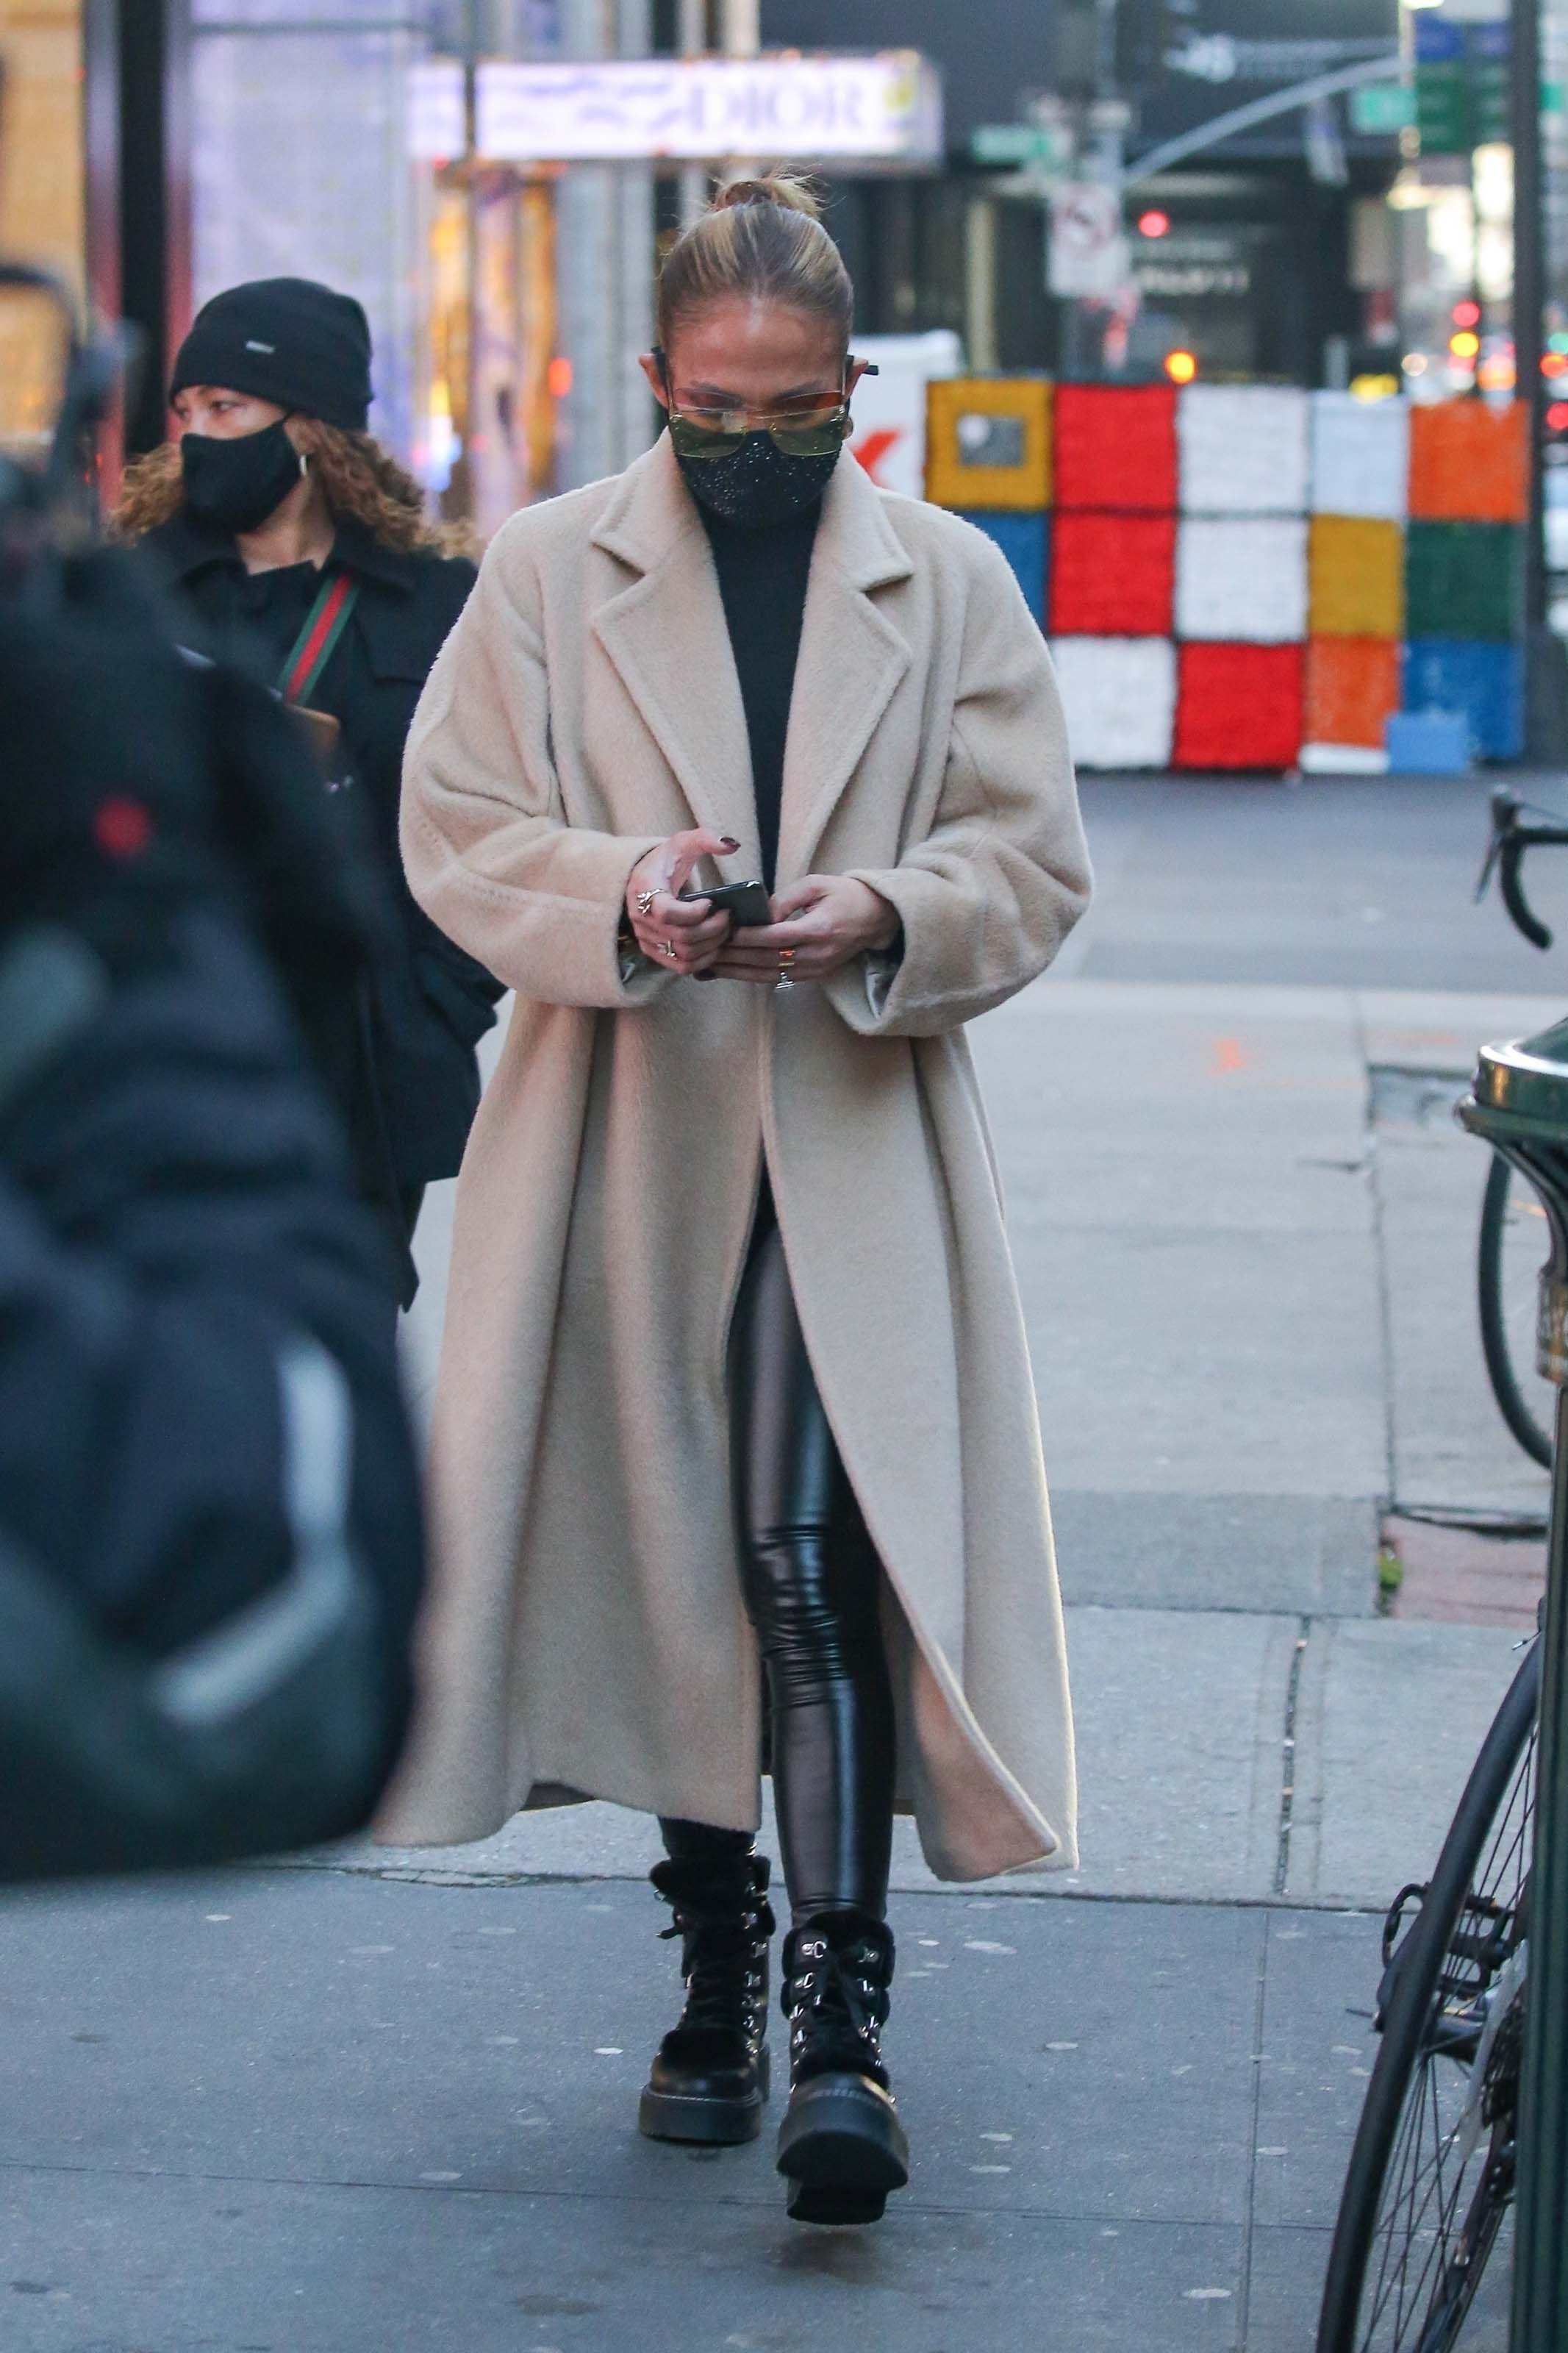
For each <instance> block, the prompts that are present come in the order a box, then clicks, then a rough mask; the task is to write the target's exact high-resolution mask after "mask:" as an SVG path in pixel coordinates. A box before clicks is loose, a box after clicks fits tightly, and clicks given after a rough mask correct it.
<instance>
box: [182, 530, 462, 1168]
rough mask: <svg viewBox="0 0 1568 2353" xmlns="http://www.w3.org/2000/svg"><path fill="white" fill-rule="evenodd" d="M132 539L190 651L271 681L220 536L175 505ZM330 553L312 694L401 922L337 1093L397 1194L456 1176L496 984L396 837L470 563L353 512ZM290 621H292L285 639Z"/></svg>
mask: <svg viewBox="0 0 1568 2353" xmlns="http://www.w3.org/2000/svg"><path fill="white" fill-rule="evenodd" d="M141 544H142V548H143V549H144V550H145V551H147V553H148V554H150V555H151V556H152V557H153V560H154V561H155V562H156V563H157V564H158V565H160V566H161V567H162V569H163V574H164V576H165V579H166V580H167V581H172V583H173V586H174V590H175V593H176V596H177V599H178V604H179V607H180V608H181V609H182V612H183V617H184V620H186V621H188V624H189V627H188V629H186V630H185V632H184V634H185V635H186V637H187V638H188V641H189V642H190V644H191V645H192V646H193V647H194V648H195V650H196V651H198V652H201V653H204V654H207V655H210V656H212V657H214V658H215V659H220V660H226V661H232V662H236V663H237V664H238V665H240V666H241V667H243V668H246V669H247V670H249V671H250V672H251V674H252V675H253V676H256V677H258V678H259V679H261V680H262V681H263V682H264V683H266V684H267V685H268V686H271V685H275V684H276V683H277V681H278V674H279V670H280V668H281V665H282V660H283V659H284V657H285V656H286V655H287V652H288V649H289V648H288V645H287V644H284V645H283V646H282V647H281V649H279V646H278V645H276V644H268V643H266V642H264V641H262V640H261V639H260V638H258V635H257V632H256V630H255V628H254V626H253V625H251V624H249V623H247V618H246V616H245V612H244V609H243V608H244V603H245V592H246V579H247V575H246V574H245V570H244V567H243V565H241V564H240V561H239V558H238V555H237V553H236V550H235V546H234V543H233V541H232V540H231V539H228V538H227V537H226V536H225V535H223V534H222V533H213V532H211V531H208V530H206V529H205V527H204V526H202V525H201V524H200V523H198V522H195V520H194V518H192V517H191V516H189V515H187V514H186V513H184V512H183V511H182V512H180V513H178V514H176V515H174V516H173V517H172V518H171V520H170V521H169V522H166V523H163V524H161V525H160V526H159V527H158V528H157V529H156V530H154V531H152V532H150V533H148V534H147V536H146V538H145V539H144V540H143V541H142V543H141ZM331 564H332V565H333V566H342V567H343V568H346V569H347V570H348V571H349V572H350V573H351V574H352V575H353V579H354V582H355V584H356V586H357V588H358V591H359V594H358V598H357V601H356V603H355V606H354V609H353V615H352V617H351V618H350V621H349V624H348V628H347V629H346V630H345V631H344V634H343V636H342V638H341V639H340V640H339V642H338V645H337V647H336V648H335V649H334V651H333V653H332V656H331V660H330V661H329V663H328V665H327V668H326V670H324V671H323V673H322V676H321V681H320V683H319V685H318V686H317V687H316V688H315V690H314V691H312V693H311V695H310V702H311V703H312V704H313V705H314V707H315V708H317V709H319V710H322V711H326V712H331V715H332V716H333V717H334V718H335V719H336V720H338V722H339V723H340V724H341V726H342V740H343V747H344V754H345V759H346V766H347V769H348V772H349V774H350V775H351V776H352V778H353V787H354V792H355V797H357V798H358V800H359V801H360V803H361V805H362V809H363V816H364V818H365V819H366V821H367V822H366V828H365V829H366V830H367V832H368V833H369V835H370V837H371V838H372V839H373V841H374V847H375V849H376V852H377V855H378V860H379V863H380V865H381V868H382V871H383V873H384V876H385V878H386V880H387V881H388V882H389V883H390V884H391V886H392V888H393V890H394V892H395V896H396V901H397V906H398V911H399V915H400V919H401V921H400V939H399V943H398V952H397V953H395V955H392V956H391V957H389V958H386V959H384V961H383V963H382V965H381V966H380V968H379V970H378V972H377V975H376V977H375V980H374V984H373V987H372V991H371V1002H370V1008H369V1021H368V1025H367V1026H368V1031H369V1035H368V1037H365V1038H364V1039H363V1063H364V1065H365V1067H364V1068H363V1069H362V1070H361V1071H359V1072H358V1073H357V1074H356V1076H355V1078H354V1080H353V1082H351V1083H350V1084H349V1085H348V1086H347V1087H346V1088H345V1087H344V1086H343V1085H342V1083H340V1085H339V1089H338V1091H339V1092H340V1093H343V1092H347V1093H350V1094H352V1095H353V1097H354V1099H355V1102H356V1106H357V1107H356V1111H355V1113H354V1115H353V1120H352V1130H353V1144H354V1149H355V1156H356V1160H357V1163H358V1165H359V1166H360V1169H361V1176H362V1182H363V1185H364V1187H365V1189H366V1191H367V1192H369V1193H371V1194H372V1195H373V1196H374V1197H376V1198H383V1199H385V1198H387V1197H388V1195H389V1194H390V1195H391V1196H393V1197H394V1205H395V1196H396V1195H397V1194H399V1193H404V1192H407V1191H409V1190H411V1189H412V1188H415V1187H419V1186H421V1185H425V1184H427V1183H429V1182H431V1181H432V1180H433V1179H435V1178H437V1177H442V1176H456V1174H457V1172H458V1164H459V1162H460V1161H461V1159H462V1155H463V1147H464V1145H465V1143H466V1142H467V1140H468V1128H469V1125H470V1124H471V1122H472V1120H473V1115H474V1112H475V1110H476V1108H477V1107H478V1103H479V1069H478V1064H477V1062H476V1060H475V1057H474V1047H475V1045H476V1044H477V1042H478V1040H479V1039H480V1038H481V1037H482V1036H483V1035H484V1032H485V1031H486V1030H487V1029H489V1027H490V1026H491V1024H492V1022H493V1021H494V1019H495V1011H494V1008H495V1002H496V999H497V998H498V997H500V994H501V990H500V984H499V982H497V981H495V980H493V979H492V978H491V977H490V976H489V973H487V972H486V971H485V970H484V968H483V966H482V965H478V964H476V963H475V962H474V960H473V958H472V957H471V956H468V955H465V954H464V952H463V951H462V949H461V948H459V947H457V946H455V945H454V944H453V943H452V942H451V941H450V940H448V939H447V937H446V935H445V934H443V933H441V932H439V931H437V928H436V926H435V924H434V923H431V922H430V920H429V918H428V916H426V914H425V913H424V912H423V910H422V909H420V908H419V907H418V906H416V903H415V902H414V899H413V897H412V895H411V894H410V892H409V890H408V887H407V884H406V882H405V880H404V876H403V865H402V860H401V857H400V855H399V851H398V845H397V804H398V793H399V787H400V782H401V775H402V765H403V746H404V741H405V737H406V735H407V733H408V728H409V723H410V722H411V721H412V719H413V716H414V708H415V705H416V702H418V700H419V695H420V691H421V690H422V688H423V686H424V684H425V681H426V677H427V675H428V674H429V670H430V666H431V664H432V663H433V662H434V660H435V659H436V656H437V653H438V652H439V651H440V649H441V645H442V642H443V640H444V639H445V638H446V636H447V632H448V630H449V629H450V628H451V627H452V625H453V623H454V622H455V621H456V619H457V617H458V614H459V613H460V612H461V610H462V608H463V605H464V603H465V601H466V599H467V597H468V591H469V589H470V588H471V587H472V586H473V583H474V576H475V575H474V567H473V565H471V564H468V563H466V562H461V561H458V560H456V559H445V558H442V557H439V556H436V555H432V554H423V553H420V554H398V553H396V552H395V551H394V550H392V549H389V548H385V547H383V546H382V545H381V544H380V543H378V542H377V541H376V540H375V539H374V538H373V537H372V535H371V533H369V531H367V530H366V529H365V527H364V526H363V524H361V523H357V522H353V521H345V522H342V524H341V525H340V527H339V531H338V536H337V541H336V543H335V545H334V547H333V550H332V555H331ZM293 634H294V632H293V629H292V628H289V630H288V632H287V635H288V638H289V640H290V641H291V639H292V637H293Z"/></svg>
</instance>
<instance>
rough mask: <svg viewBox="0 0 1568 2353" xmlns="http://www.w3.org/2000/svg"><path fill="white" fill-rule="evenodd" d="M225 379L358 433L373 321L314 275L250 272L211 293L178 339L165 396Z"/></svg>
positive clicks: (235, 388)
mask: <svg viewBox="0 0 1568 2353" xmlns="http://www.w3.org/2000/svg"><path fill="white" fill-rule="evenodd" d="M194 384H208V385H224V386H226V389H227V390H228V391H230V392H248V393H250V394H251V395H252V396H253V397H255V398H256V399H258V400H270V401H274V402H276V404H277V406H279V408H284V409H288V410H289V411H290V412H291V413H294V414H298V415H300V416H301V417H320V419H321V423H322V424H323V425H341V426H343V427H347V429H348V430H349V431H350V432H353V433H363V431H364V428H365V422H366V419H367V418H368V417H369V415H370V401H371V390H370V322H369V321H368V319H367V318H366V317H365V315H364V312H363V310H362V309H361V307H360V305H359V304H358V303H357V302H356V301H354V299H353V295H352V294H334V293H333V291H332V290H331V287H330V286H318V285H317V283H316V282H315V280H314V279H311V278H253V279H252V280H250V281H249V283H248V284H247V285H245V286H231V287H229V289H228V290H227V291H226V293H223V294H215V295H214V296H213V298H212V301H210V302H205V303H204V304H203V305H202V308H201V309H200V310H199V311H197V312H196V316H195V324H194V325H193V326H192V328H191V332H190V333H189V334H188V335H187V336H186V337H185V340H184V343H182V344H181V345H180V349H179V353H178V355H177V357H176V358H175V361H174V375H172V376H171V378H170V380H169V398H170V399H171V400H173V399H174V396H175V395H176V394H177V393H181V392H184V391H185V390H186V389H187V387H188V386H189V385H194Z"/></svg>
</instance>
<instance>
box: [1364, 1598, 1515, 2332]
mask: <svg viewBox="0 0 1568 2353" xmlns="http://www.w3.org/2000/svg"><path fill="white" fill-rule="evenodd" d="M1539 1653H1540V1644H1539V1643H1538V1642H1532V1643H1531V1647H1530V1649H1529V1651H1527V1653H1526V1654H1525V1657H1524V1660H1523V1662H1522V1663H1521V1667H1520V1670H1519V1672H1518V1674H1517V1675H1516V1676H1515V1677H1514V1679H1513V1683H1511V1685H1510V1689H1509V1693H1508V1696H1507V1697H1506V1699H1505V1700H1504V1701H1503V1704H1502V1705H1501V1707H1500V1709H1499V1711H1498V1714H1497V1717H1496V1720H1495V1721H1494V1723H1493V1725H1492V1726H1491V1729H1490V1731H1489V1733H1488V1734H1487V1736H1486V1739H1485V1741H1484V1742H1483V1743H1482V1745H1481V1751H1480V1754H1479V1757H1477V1759H1476V1762H1475V1765H1474V1767H1472V1769H1471V1773H1470V1778H1469V1780H1468V1784H1467V1785H1466V1788H1465V1794H1464V1796H1463V1797H1462V1798H1461V1799H1460V1800H1459V1807H1458V1812H1457V1813H1456V1814H1455V1816H1454V1820H1453V1823H1452V1826H1451V1827H1450V1829H1449V1831H1448V1835H1447V1839H1446V1840H1445V1841H1444V1844H1443V1852H1442V1853H1441V1854H1440V1855H1439V1857H1438V1859H1437V1866H1436V1870H1435V1871H1434V1873H1433V1874H1432V1878H1431V1881H1430V1882H1429V1883H1428V1884H1427V1886H1426V1888H1425V1889H1421V1888H1406V1889H1405V1891H1404V1893H1403V1894H1401V1895H1399V1896H1397V1897H1396V1898H1395V1900H1394V1905H1393V1907H1392V1909H1391V1911H1390V1913H1389V1916H1388V1922H1387V1925H1386V1926H1385V1929H1384V1957H1385V1962H1386V1966H1385V1968H1384V1978H1383V1984H1382V1986H1381V1987H1380V1989H1379V1993H1378V2015H1379V2020H1380V2023H1381V2027H1382V2032H1383V2048H1382V2049H1381V2051H1380V2052H1378V2055H1377V2062H1376V2064H1375V2065H1374V2067H1373V2073H1372V2081H1371V2083H1370V2084H1368V2085H1367V2093H1366V2103H1365V2105H1364V2106H1363V2110H1362V2116H1361V2123H1360V2126H1358V2128H1357V2131H1356V2137H1355V2143H1354V2146H1353V2147H1352V2151H1351V2161H1350V2166H1349V2168H1348V2170H1347V2172H1346V2175H1345V2186H1344V2189H1343V2192H1342V2196H1341V2200H1340V2211H1339V2216H1338V2219H1337V2221H1336V2222H1335V2225H1334V2235H1333V2242H1332V2245H1331V2249H1330V2253H1329V2268H1328V2275H1327V2279H1326V2282H1325V2284H1324V2289H1323V2303H1322V2309H1321V2315H1320V2318H1319V2323H1318V2353H1448V2348H1450V2347H1451V2346H1452V2345H1453V2344H1454V2343H1455V2341H1456V2339H1457V2338H1458V2334H1459V2331H1460V2329H1461V2328H1462V2327H1463V2326H1464V2323H1465V2318H1466V2316H1467V2315H1468V2312H1469V2310H1470V2307H1471V2305H1472V2303H1473V2302H1474V2300H1475V2296H1476V2293H1477V2290H1478V2288H1479V2285H1480V2282H1481V2275H1482V2274H1483V2272H1484V2271H1485V2268H1486V2263H1487V2259H1488V2257H1489V2255H1490V2253H1491V2252H1492V2250H1493V2248H1494V2246H1495V2245H1496V2243H1497V2239H1498V2235H1499V2232H1500V2230H1501V2228H1502V2224H1503V2221H1504V2218H1505V2216H1506V2214H1507V2211H1508V2209H1509V2206H1510V2203H1511V2201H1512V2197H1513V2146H1514V2116H1515V2109H1516V2105H1517V2096H1518V2085H1519V2056H1520V2049H1521V2027H1522V2023H1523V2016H1524V2011H1523V2000H1524V1989H1525V1957H1526V1951H1527V1944H1526V1936H1527V1916H1526V1915H1527V1912H1528V1905H1529V1873H1530V1847H1531V1824H1532V1820H1533V1812H1534V1794H1535V1792H1534V1767H1535V1715H1536V1704H1537V1699H1538V1696H1539V1692H1540V1682H1541V1665H1540V1655H1539ZM1411 1896H1417V1897H1419V1899H1420V1910H1419V1912H1418V1913H1417V1915H1416V1916H1415V1921H1414V1923H1413V1925H1412V1926H1410V1928H1409V1929H1408V1931H1407V1933H1405V1935H1404V1936H1401V1933H1400V1932H1401V1929H1402V1928H1403V1926H1404V1915H1405V1904H1406V1902H1407V1900H1408V1899H1409V1898H1410V1897H1411Z"/></svg>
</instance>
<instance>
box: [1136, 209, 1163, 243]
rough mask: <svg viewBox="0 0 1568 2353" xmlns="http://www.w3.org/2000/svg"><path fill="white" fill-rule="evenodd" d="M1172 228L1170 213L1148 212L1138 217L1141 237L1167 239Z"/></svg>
mask: <svg viewBox="0 0 1568 2353" xmlns="http://www.w3.org/2000/svg"><path fill="white" fill-rule="evenodd" d="M1170 228H1171V216H1170V214H1169V213H1162V212H1147V213H1140V214H1139V216H1138V234H1139V236H1140V237H1167V236H1169V234H1170Z"/></svg>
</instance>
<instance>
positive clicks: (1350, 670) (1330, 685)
mask: <svg viewBox="0 0 1568 2353" xmlns="http://www.w3.org/2000/svg"><path fill="white" fill-rule="evenodd" d="M1398 708H1399V648H1398V646H1397V645H1396V644H1394V641H1393V640H1392V639H1391V638H1310V639H1309V641H1308V645H1307V733H1306V740H1307V742H1308V743H1309V744H1365V745H1367V746H1368V747H1369V748H1370V749H1372V750H1373V751H1381V750H1382V749H1383V728H1384V720H1385V719H1386V718H1387V717H1388V714H1389V712H1391V711H1397V710H1398Z"/></svg>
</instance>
